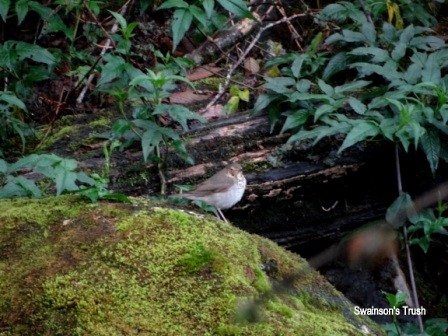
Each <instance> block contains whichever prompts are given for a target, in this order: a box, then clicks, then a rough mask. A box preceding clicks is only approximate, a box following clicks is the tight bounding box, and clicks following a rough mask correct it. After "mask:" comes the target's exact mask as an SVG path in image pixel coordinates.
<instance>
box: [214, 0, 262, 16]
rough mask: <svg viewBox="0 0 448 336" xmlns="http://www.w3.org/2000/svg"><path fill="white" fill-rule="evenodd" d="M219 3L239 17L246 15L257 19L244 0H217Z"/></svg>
mask: <svg viewBox="0 0 448 336" xmlns="http://www.w3.org/2000/svg"><path fill="white" fill-rule="evenodd" d="M217 1H218V2H219V4H220V5H221V6H222V7H224V8H225V9H227V10H228V11H229V12H231V13H233V14H235V15H236V16H238V17H245V18H249V19H253V20H255V18H254V16H253V15H252V13H251V12H249V10H248V9H247V6H246V3H245V2H244V1H242V0H217Z"/></svg>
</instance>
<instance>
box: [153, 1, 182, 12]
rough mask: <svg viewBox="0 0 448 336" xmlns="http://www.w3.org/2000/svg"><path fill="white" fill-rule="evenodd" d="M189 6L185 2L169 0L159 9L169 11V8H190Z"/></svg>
mask: <svg viewBox="0 0 448 336" xmlns="http://www.w3.org/2000/svg"><path fill="white" fill-rule="evenodd" d="M188 6H189V4H188V3H187V2H185V1H183V0H167V1H164V2H163V3H162V4H161V5H160V6H159V7H158V8H157V10H159V9H168V8H188Z"/></svg>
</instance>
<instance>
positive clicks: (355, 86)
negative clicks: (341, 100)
mask: <svg viewBox="0 0 448 336" xmlns="http://www.w3.org/2000/svg"><path fill="white" fill-rule="evenodd" d="M370 83H371V81H364V80H359V81H353V82H349V83H347V84H344V85H341V86H336V87H335V88H334V92H335V93H337V94H339V93H344V92H352V91H356V90H359V89H362V88H364V87H366V86H367V85H369V84H370Z"/></svg>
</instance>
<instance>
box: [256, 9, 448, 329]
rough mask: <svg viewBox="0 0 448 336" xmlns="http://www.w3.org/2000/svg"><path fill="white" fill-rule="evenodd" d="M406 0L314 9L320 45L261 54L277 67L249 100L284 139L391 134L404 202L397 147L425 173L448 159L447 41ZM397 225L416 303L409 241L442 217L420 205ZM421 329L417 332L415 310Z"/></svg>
mask: <svg viewBox="0 0 448 336" xmlns="http://www.w3.org/2000/svg"><path fill="white" fill-rule="evenodd" d="M379 3H382V4H383V5H384V8H383V7H379V5H378V4H379ZM418 3H419V8H420V9H421V8H423V7H422V6H423V3H422V2H418ZM412 6H413V4H411V3H407V2H404V1H403V2H402V1H398V2H393V1H387V2H385V1H380V2H378V1H377V2H374V1H366V2H364V1H359V2H354V3H349V2H340V3H334V4H330V5H328V6H327V7H325V8H324V9H323V10H322V12H321V13H320V15H319V16H318V17H316V24H324V25H325V27H331V31H332V33H331V34H330V35H329V36H328V37H327V38H326V39H325V40H324V41H323V43H324V45H323V47H321V46H320V43H321V42H322V35H321V34H320V33H319V34H317V35H316V37H315V38H314V39H313V41H312V42H311V43H310V45H309V47H308V49H307V50H306V51H304V52H302V53H291V54H286V55H283V56H281V57H278V58H274V59H272V60H270V61H268V62H267V64H266V65H265V66H266V67H278V68H279V69H280V73H281V75H280V76H279V77H276V78H269V77H267V78H266V83H265V84H264V85H263V87H264V89H265V90H266V91H265V93H264V94H262V95H261V96H259V98H258V99H257V101H256V103H255V106H254V111H255V112H260V111H266V112H267V114H268V116H269V118H270V120H271V124H272V129H273V127H274V126H275V125H276V124H277V123H279V122H280V121H283V126H282V129H281V132H282V133H283V132H289V133H290V137H289V140H288V142H289V143H296V142H299V141H303V140H312V143H313V144H316V143H317V142H319V141H320V140H321V139H323V138H326V137H335V136H338V137H341V136H343V138H344V140H343V141H342V143H339V144H340V145H339V149H338V153H339V154H341V153H342V152H343V151H344V150H347V149H348V148H350V147H352V146H354V145H356V144H358V143H360V142H361V141H367V142H369V141H372V140H374V139H385V140H389V141H391V142H393V143H394V144H395V146H396V154H395V155H396V157H395V162H396V165H397V185H398V193H399V195H400V196H399V198H398V200H397V204H401V205H402V206H406V205H405V204H404V203H403V202H402V198H404V197H409V195H407V194H405V193H404V191H403V187H402V181H401V167H400V151H404V152H405V153H407V152H409V151H410V150H411V149H413V150H415V151H418V150H421V151H423V153H424V154H425V156H426V160H427V162H428V164H429V168H430V170H431V172H432V173H433V174H435V172H436V170H437V168H438V165H439V161H440V160H444V161H448V142H447V138H448V125H447V122H448V75H447V74H446V69H447V68H448V48H447V45H446V43H445V41H444V40H443V39H441V38H438V37H436V36H434V32H433V31H432V30H431V29H430V28H428V27H427V26H425V25H427V24H429V23H434V22H435V21H434V20H435V19H434V18H433V17H432V15H431V14H429V13H428V12H425V13H414V15H412V12H413V11H415V10H414V8H411V7H412ZM386 12H387V14H388V15H384V14H385V13H386ZM404 13H406V15H404ZM422 24H423V25H422ZM406 195H407V196H406ZM409 198H410V197H409ZM395 205H396V204H395ZM400 225H402V226H403V240H404V242H405V247H406V252H407V255H408V264H409V265H408V266H409V272H410V278H411V287H412V289H413V296H412V300H413V302H414V304H416V305H417V306H418V297H417V295H416V287H415V282H414V278H413V271H412V262H411V257H410V250H409V245H410V244H411V243H416V244H419V245H420V246H421V247H422V248H424V249H426V248H427V243H429V240H430V235H431V234H432V233H434V232H440V233H443V232H445V231H446V230H445V226H446V220H445V219H443V217H441V214H440V212H439V217H438V218H437V217H435V216H434V215H431V214H430V211H428V212H423V213H421V214H420V215H419V216H418V217H415V216H414V217H413V218H412V219H411V226H410V227H407V225H403V222H401V223H400ZM421 230H423V235H421V234H420V232H421ZM409 234H410V236H409ZM419 329H420V332H423V331H424V325H423V322H422V319H421V317H419Z"/></svg>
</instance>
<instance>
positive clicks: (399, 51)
mask: <svg viewBox="0 0 448 336" xmlns="http://www.w3.org/2000/svg"><path fill="white" fill-rule="evenodd" d="M406 49H407V45H406V44H404V43H402V42H400V43H397V44H396V45H395V48H394V50H392V53H391V56H392V59H393V60H394V61H399V60H400V59H402V58H403V57H404V55H406Z"/></svg>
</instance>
